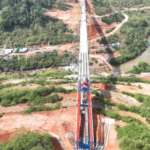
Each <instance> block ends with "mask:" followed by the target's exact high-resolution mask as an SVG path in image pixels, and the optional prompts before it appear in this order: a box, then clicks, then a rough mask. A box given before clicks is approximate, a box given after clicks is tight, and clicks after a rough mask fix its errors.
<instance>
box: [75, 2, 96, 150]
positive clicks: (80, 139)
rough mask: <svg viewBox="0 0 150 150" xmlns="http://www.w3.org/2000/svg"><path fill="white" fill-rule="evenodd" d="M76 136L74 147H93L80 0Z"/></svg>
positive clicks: (83, 10)
mask: <svg viewBox="0 0 150 150" xmlns="http://www.w3.org/2000/svg"><path fill="white" fill-rule="evenodd" d="M78 67H79V70H78V93H77V112H76V137H75V147H74V149H87V150H88V149H90V150H93V149H95V144H94V132H93V114H92V101H91V89H90V76H89V49H88V35H87V17H86V2H85V0H81V18H80V46H79V66H78Z"/></svg>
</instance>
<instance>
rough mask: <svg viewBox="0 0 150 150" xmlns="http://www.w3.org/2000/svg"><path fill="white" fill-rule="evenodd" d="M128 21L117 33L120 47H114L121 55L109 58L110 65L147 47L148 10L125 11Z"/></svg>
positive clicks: (123, 61) (122, 60)
mask: <svg viewBox="0 0 150 150" xmlns="http://www.w3.org/2000/svg"><path fill="white" fill-rule="evenodd" d="M125 13H126V14H127V15H129V21H128V22H127V23H125V24H124V25H123V26H122V27H121V29H120V34H118V37H119V42H120V45H121V46H120V47H114V49H115V50H116V51H118V52H119V53H121V56H119V57H117V58H113V59H111V60H110V63H111V64H112V65H119V64H122V63H125V62H127V61H129V60H132V59H134V58H135V57H137V56H139V55H140V54H141V53H142V52H144V51H145V50H146V48H147V47H148V41H147V38H148V35H149V34H150V21H149V20H150V12H149V10H142V11H132V12H125Z"/></svg>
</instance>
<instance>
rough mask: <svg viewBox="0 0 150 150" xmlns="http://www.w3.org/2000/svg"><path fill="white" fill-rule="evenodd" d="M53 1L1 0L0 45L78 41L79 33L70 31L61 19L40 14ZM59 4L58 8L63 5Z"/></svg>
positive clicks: (52, 4)
mask: <svg viewBox="0 0 150 150" xmlns="http://www.w3.org/2000/svg"><path fill="white" fill-rule="evenodd" d="M55 3H56V1H54V0H44V1H40V0H34V1H32V0H19V1H16V0H9V1H8V0H1V1H0V6H1V8H0V9H1V13H0V47H3V46H4V45H6V46H7V47H8V48H10V47H19V46H24V45H25V44H26V45H35V44H40V43H47V42H48V43H50V44H62V43H67V42H71V41H78V39H79V37H78V36H75V35H72V34H71V33H72V31H70V30H69V29H68V28H67V27H66V25H65V24H64V23H63V22H62V21H59V20H57V19H52V18H49V17H46V16H44V15H43V13H44V12H46V9H51V8H53V7H54V6H55ZM63 6H64V7H63ZM63 6H62V7H61V9H63V8H65V4H64V3H63ZM58 7H60V6H59V3H58Z"/></svg>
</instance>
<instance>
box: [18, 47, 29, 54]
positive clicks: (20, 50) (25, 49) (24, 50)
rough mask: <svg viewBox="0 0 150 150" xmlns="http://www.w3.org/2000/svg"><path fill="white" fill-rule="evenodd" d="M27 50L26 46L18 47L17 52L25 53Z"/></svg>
mask: <svg viewBox="0 0 150 150" xmlns="http://www.w3.org/2000/svg"><path fill="white" fill-rule="evenodd" d="M27 51H28V48H27V47H24V48H20V49H19V53H26V52H27Z"/></svg>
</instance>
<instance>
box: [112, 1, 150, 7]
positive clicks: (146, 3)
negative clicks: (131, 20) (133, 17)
mask: <svg viewBox="0 0 150 150" xmlns="http://www.w3.org/2000/svg"><path fill="white" fill-rule="evenodd" d="M109 2H110V3H111V5H113V6H114V7H128V8H131V7H144V6H150V1H149V0H109Z"/></svg>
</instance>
